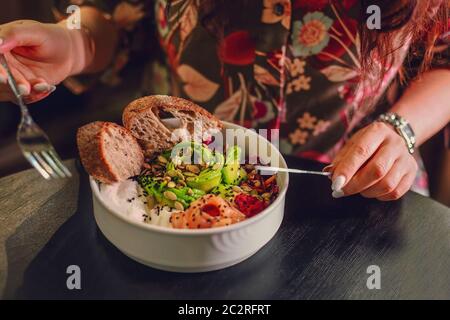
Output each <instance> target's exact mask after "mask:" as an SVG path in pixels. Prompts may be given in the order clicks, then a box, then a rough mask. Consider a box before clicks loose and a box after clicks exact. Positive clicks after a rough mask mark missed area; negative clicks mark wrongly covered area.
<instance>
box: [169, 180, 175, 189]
mask: <svg viewBox="0 0 450 320" xmlns="http://www.w3.org/2000/svg"><path fill="white" fill-rule="evenodd" d="M167 187H169V188H175V187H176V184H175V182H173V181H170V182H169V183H168V184H167Z"/></svg>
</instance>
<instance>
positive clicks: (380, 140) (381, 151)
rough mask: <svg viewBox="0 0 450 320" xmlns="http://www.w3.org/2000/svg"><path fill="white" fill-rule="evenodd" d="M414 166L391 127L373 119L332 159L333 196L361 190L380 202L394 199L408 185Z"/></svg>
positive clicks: (405, 189)
mask: <svg viewBox="0 0 450 320" xmlns="http://www.w3.org/2000/svg"><path fill="white" fill-rule="evenodd" d="M417 168H418V166H417V162H416V160H415V159H414V157H413V156H412V155H411V154H410V153H409V152H408V149H407V147H406V145H405V141H404V140H403V138H402V137H400V135H399V134H398V133H397V132H395V130H394V128H392V127H391V126H389V125H388V124H386V123H383V122H379V121H376V122H373V123H372V124H370V125H369V126H367V127H365V128H363V129H361V130H359V131H358V132H357V133H356V134H355V135H354V136H353V137H352V138H351V139H350V140H349V141H348V142H347V143H346V145H345V146H344V147H343V148H342V150H341V151H340V152H339V153H338V155H337V156H336V158H335V160H334V161H333V166H332V171H333V175H332V180H333V185H332V189H333V197H335V198H340V197H343V196H348V195H352V194H356V193H361V195H362V196H364V197H367V198H377V199H378V200H381V201H389V200H396V199H398V198H400V197H401V196H403V195H404V194H405V193H406V192H407V191H408V190H409V188H410V187H411V185H412V183H413V182H414V178H415V177H416V172H417Z"/></svg>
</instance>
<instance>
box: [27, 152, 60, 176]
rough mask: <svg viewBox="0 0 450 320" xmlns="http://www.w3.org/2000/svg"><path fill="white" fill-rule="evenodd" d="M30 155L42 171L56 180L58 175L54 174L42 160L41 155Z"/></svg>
mask: <svg viewBox="0 0 450 320" xmlns="http://www.w3.org/2000/svg"><path fill="white" fill-rule="evenodd" d="M31 154H32V155H33V156H34V157H35V158H36V160H37V161H38V162H39V164H40V165H41V166H42V168H44V170H45V171H46V172H47V173H48V174H49V175H50V176H51V177H52V178H58V175H57V174H56V173H55V171H54V170H53V169H52V167H51V166H50V165H49V164H48V163H47V162H46V161H45V160H44V159H42V157H41V155H40V154H39V153H38V152H35V151H33V152H31Z"/></svg>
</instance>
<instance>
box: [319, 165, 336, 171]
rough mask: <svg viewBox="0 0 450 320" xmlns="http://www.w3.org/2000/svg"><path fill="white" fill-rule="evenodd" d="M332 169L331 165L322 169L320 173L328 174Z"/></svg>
mask: <svg viewBox="0 0 450 320" xmlns="http://www.w3.org/2000/svg"><path fill="white" fill-rule="evenodd" d="M333 167H334V165H333V164H329V165H327V166H326V167H324V168H323V169H322V172H330V171H331V169H332V168H333Z"/></svg>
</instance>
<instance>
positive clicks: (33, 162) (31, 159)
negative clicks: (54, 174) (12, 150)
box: [23, 151, 50, 180]
mask: <svg viewBox="0 0 450 320" xmlns="http://www.w3.org/2000/svg"><path fill="white" fill-rule="evenodd" d="M23 155H24V156H25V158H27V160H28V162H29V163H30V164H31V165H32V166H33V167H34V168H35V169H36V170H37V171H38V172H39V173H40V174H41V176H43V177H44V178H45V179H46V180H49V179H50V175H49V174H48V173H47V171H45V170H44V168H42V167H41V165H40V164H39V162H38V161H37V160H36V158H34V156H33V155H32V154H31V153H29V152H27V151H24V152H23Z"/></svg>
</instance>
